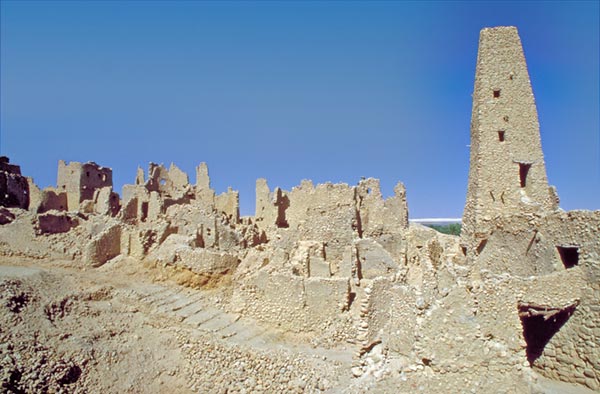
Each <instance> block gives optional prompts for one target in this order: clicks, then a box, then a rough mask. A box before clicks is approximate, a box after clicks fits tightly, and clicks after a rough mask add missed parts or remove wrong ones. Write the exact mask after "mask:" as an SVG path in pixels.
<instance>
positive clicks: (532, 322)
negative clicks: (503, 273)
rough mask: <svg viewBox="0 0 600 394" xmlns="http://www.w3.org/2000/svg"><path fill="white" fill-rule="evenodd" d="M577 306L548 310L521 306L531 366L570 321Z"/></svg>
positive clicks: (524, 336) (527, 353)
mask: <svg viewBox="0 0 600 394" xmlns="http://www.w3.org/2000/svg"><path fill="white" fill-rule="evenodd" d="M576 307H577V304H573V305H569V306H567V307H564V308H548V307H543V306H537V305H527V304H522V305H519V317H520V318H521V324H522V326H523V338H524V339H525V343H526V344H527V347H526V350H525V354H526V355H527V361H529V365H531V366H533V363H534V362H535V361H536V360H537V359H538V358H539V357H540V356H541V355H542V353H543V352H544V348H545V347H546V345H547V344H548V342H550V339H552V337H553V336H554V334H556V333H557V332H558V331H559V330H560V329H561V328H562V326H563V325H564V324H565V323H566V322H567V321H568V320H569V318H570V317H571V315H573V312H575V308H576Z"/></svg>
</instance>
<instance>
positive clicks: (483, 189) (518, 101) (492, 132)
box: [461, 27, 557, 249]
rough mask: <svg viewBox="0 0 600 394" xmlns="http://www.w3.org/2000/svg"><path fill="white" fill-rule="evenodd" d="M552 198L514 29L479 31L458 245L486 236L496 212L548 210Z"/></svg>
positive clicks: (471, 244) (553, 204) (552, 205)
mask: <svg viewBox="0 0 600 394" xmlns="http://www.w3.org/2000/svg"><path fill="white" fill-rule="evenodd" d="M556 201H557V196H556V193H555V191H554V190H553V189H551V188H550V187H549V186H548V180H547V178H546V167H545V164H544V156H543V153H542V147H541V142H540V131H539V123H538V116H537V110H536V106H535V100H534V97H533V91H532V89H531V83H530V80H529V74H528V72H527V65H526V63H525V57H524V55H523V49H522V47H521V40H520V38H519V35H518V33H517V29H516V28H515V27H497V28H490V29H483V30H482V31H481V35H480V38H479V53H478V57H477V69H476V75H475V90H474V93H473V113H472V118H471V158H470V169H469V186H468V191H467V201H466V205H465V210H464V214H463V221H462V234H461V236H462V238H463V243H464V244H465V245H466V246H467V248H468V249H472V248H473V247H475V245H474V242H473V241H472V238H473V237H476V236H477V235H478V234H485V233H486V232H487V231H488V230H489V228H490V226H491V225H492V222H493V221H494V220H495V218H497V217H499V216H507V215H513V214H516V213H543V212H549V211H553V210H555V209H556V208H557V203H556ZM475 243H476V242H475Z"/></svg>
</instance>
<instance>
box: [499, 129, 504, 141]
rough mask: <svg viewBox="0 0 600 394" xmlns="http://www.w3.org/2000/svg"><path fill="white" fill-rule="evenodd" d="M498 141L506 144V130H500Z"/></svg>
mask: <svg viewBox="0 0 600 394" xmlns="http://www.w3.org/2000/svg"><path fill="white" fill-rule="evenodd" d="M498 141H500V142H504V130H498Z"/></svg>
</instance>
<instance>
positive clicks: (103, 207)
mask: <svg viewBox="0 0 600 394" xmlns="http://www.w3.org/2000/svg"><path fill="white" fill-rule="evenodd" d="M93 202H94V212H95V213H97V214H100V215H110V216H116V215H117V213H119V209H120V208H121V206H120V203H119V195H118V194H117V193H115V192H113V190H112V187H103V188H100V189H97V190H96V191H95V192H94V199H93Z"/></svg>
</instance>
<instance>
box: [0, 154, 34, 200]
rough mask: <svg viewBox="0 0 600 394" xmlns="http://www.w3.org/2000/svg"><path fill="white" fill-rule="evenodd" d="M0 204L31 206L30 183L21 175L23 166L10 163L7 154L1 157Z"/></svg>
mask: <svg viewBox="0 0 600 394" xmlns="http://www.w3.org/2000/svg"><path fill="white" fill-rule="evenodd" d="M0 206H3V207H9V208H23V209H27V208H28V207H29V183H28V182H27V178H25V177H24V176H22V175H21V167H19V166H17V165H14V164H10V160H9V158H8V157H6V156H2V157H0Z"/></svg>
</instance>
